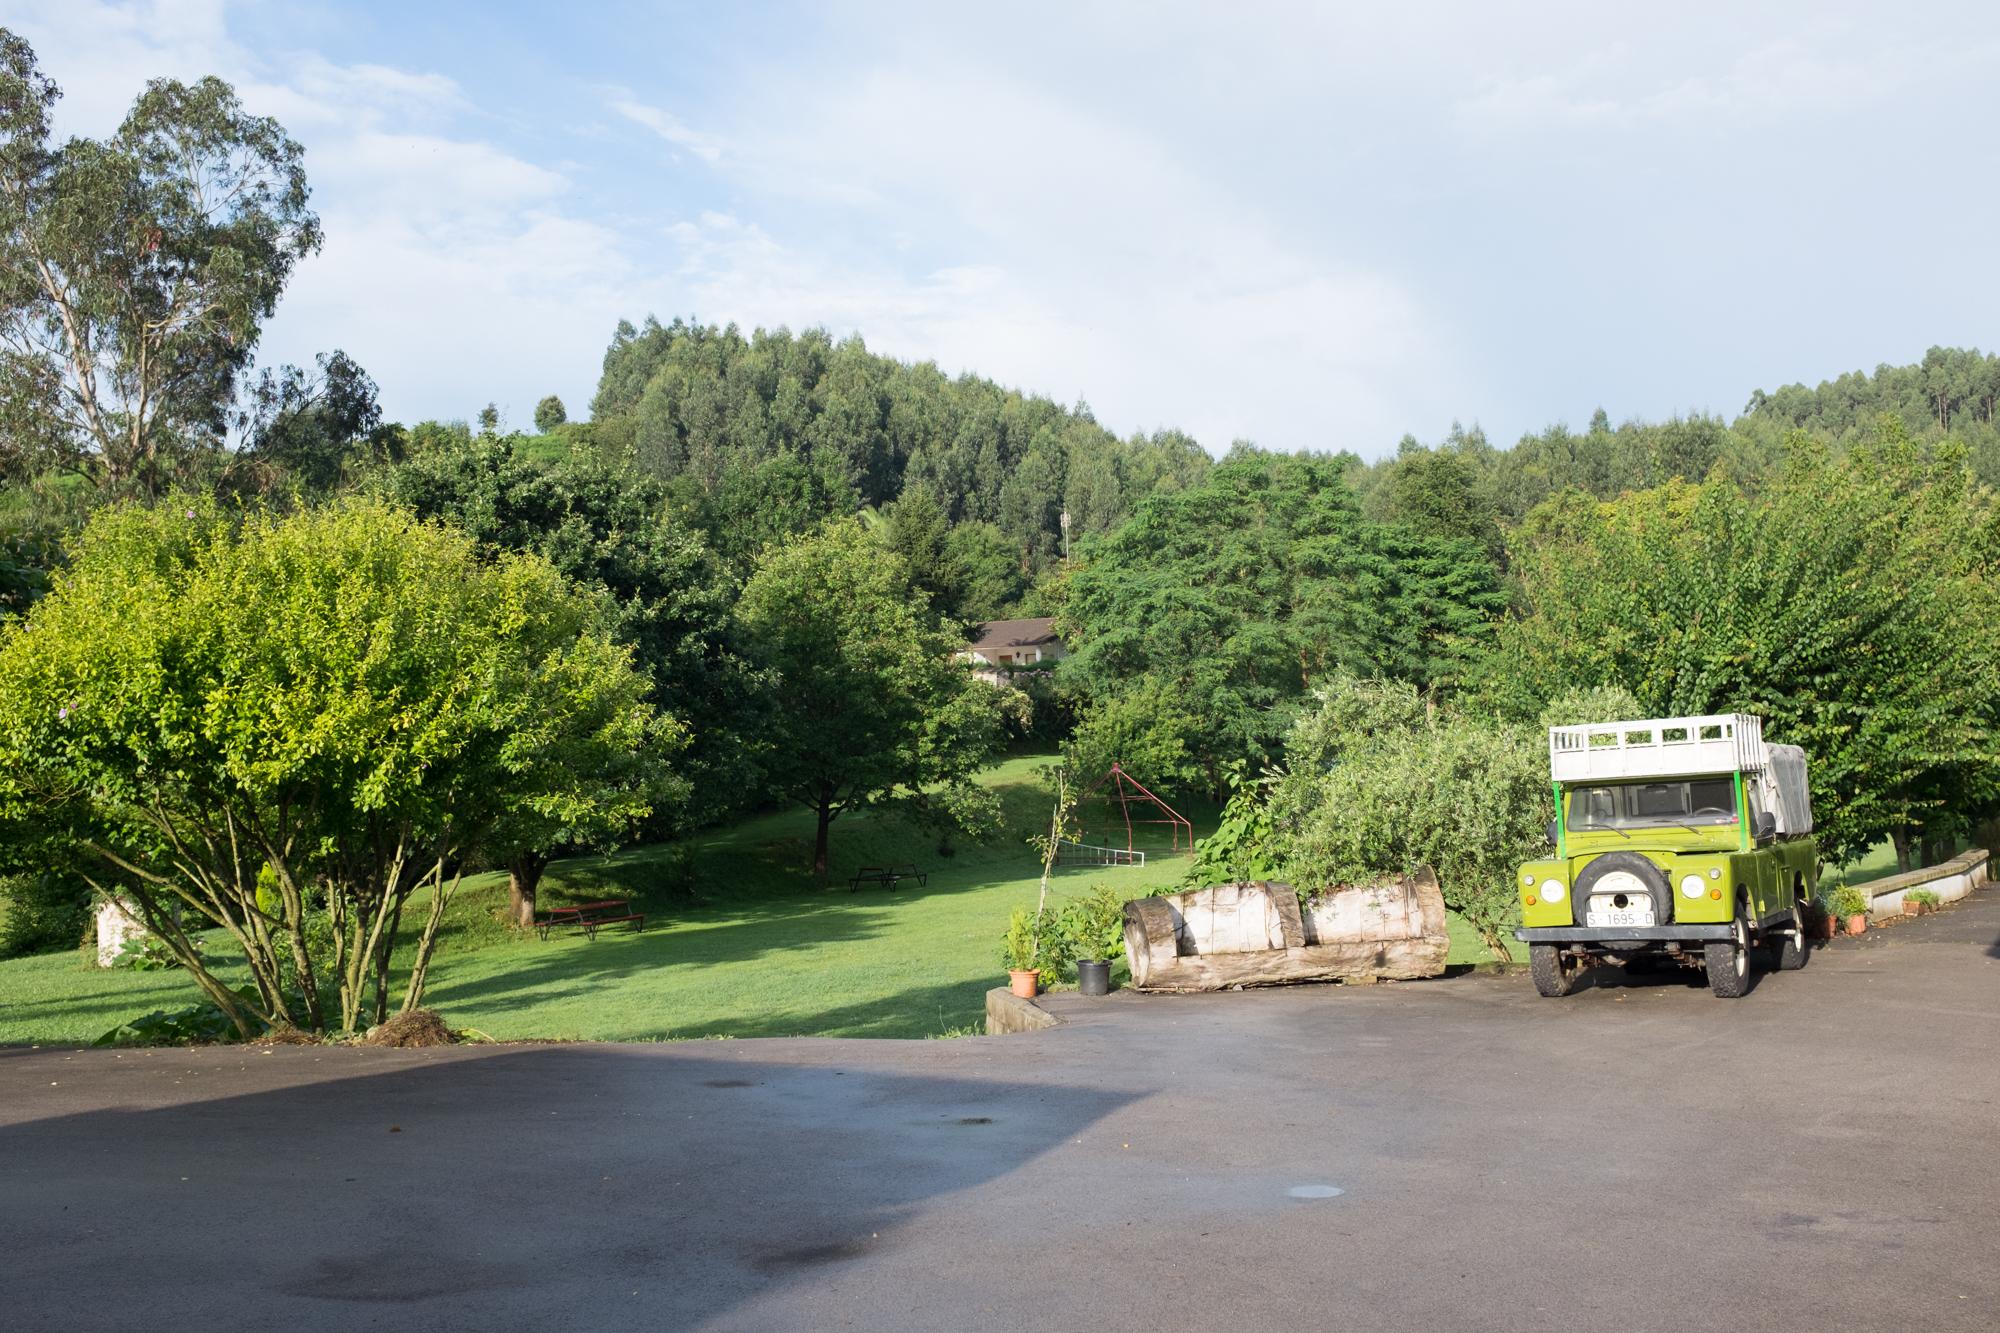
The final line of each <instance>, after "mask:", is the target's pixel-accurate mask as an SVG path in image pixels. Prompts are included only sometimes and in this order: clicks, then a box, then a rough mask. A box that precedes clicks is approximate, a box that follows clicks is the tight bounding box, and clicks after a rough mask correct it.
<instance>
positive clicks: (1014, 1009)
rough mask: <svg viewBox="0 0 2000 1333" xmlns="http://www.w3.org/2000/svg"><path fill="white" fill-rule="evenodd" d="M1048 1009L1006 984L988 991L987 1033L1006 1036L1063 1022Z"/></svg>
mask: <svg viewBox="0 0 2000 1333" xmlns="http://www.w3.org/2000/svg"><path fill="white" fill-rule="evenodd" d="M1061 1022H1062V1020H1061V1019H1060V1018H1057V1017H1056V1016H1055V1015H1054V1014H1052V1013H1050V1012H1049V1011H1048V1010H1046V1009H1044V1008H1042V1006H1040V1005H1039V1004H1036V1003H1035V1002H1034V1001H1033V1000H1024V999H1022V998H1021V997H1020V996H1018V995H1016V994H1014V992H1013V991H1011V990H1008V989H1007V988H1006V987H1005V986H995V987H994V988H993V989H992V990H990V991H987V992H986V1035H987V1036H989V1037H1000V1036H1005V1035H1006V1034H1007V1033H1010V1032H1040V1031H1041V1030H1042V1029H1043V1028H1052V1027H1056V1026H1058V1025H1059V1024H1061Z"/></svg>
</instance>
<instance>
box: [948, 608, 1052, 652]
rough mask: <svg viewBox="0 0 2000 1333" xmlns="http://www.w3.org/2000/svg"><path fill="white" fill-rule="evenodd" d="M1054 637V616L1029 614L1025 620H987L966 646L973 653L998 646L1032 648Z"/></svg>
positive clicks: (1048, 641)
mask: <svg viewBox="0 0 2000 1333" xmlns="http://www.w3.org/2000/svg"><path fill="white" fill-rule="evenodd" d="M1055 638H1056V618H1055V617H1054V616H1029V617H1028V618H1027V619H1025V620H989V621H987V622H986V623H985V624H984V625H981V626H980V627H979V633H978V635H977V636H976V637H975V638H974V639H973V640H972V642H971V644H969V645H968V647H970V648H971V650H972V651H973V652H975V653H979V652H989V651H992V650H994V649H999V648H1033V647H1036V646H1037V645H1040V644H1044V643H1053V642H1055Z"/></svg>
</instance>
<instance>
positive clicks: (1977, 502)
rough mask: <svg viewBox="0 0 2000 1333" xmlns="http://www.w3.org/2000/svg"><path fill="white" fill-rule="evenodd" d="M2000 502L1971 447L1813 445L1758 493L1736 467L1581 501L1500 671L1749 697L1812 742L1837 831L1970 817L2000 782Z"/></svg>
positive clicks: (1516, 623) (1553, 535) (1531, 680)
mask: <svg viewBox="0 0 2000 1333" xmlns="http://www.w3.org/2000/svg"><path fill="white" fill-rule="evenodd" d="M1996 536H2000V529H1996V519H1995V516H1994V514H1993V512H1992V508H1991V505H1990V503H1989V501H1988V499H1987V498H1986V497H1985V496H1984V495H1983V494H1981V493H1979V492H1977V491H1976V490H1974V489H1973V487H1972V483H1971V479H1970V477H1969V476H1968V474H1967V472H1966V470H1965V468H1964V466H1963V464H1962V462H1960V461H1959V460H1957V459H1956V458H1952V457H1945V458H1941V459H1935V460H1933V459H1927V458H1926V457H1925V456H1924V455H1923V453H1922V452H1921V451H1920V450H1918V449H1917V448H1916V447H1915V446H1914V445H1912V444H1910V443H1909V442H1908V441H1907V440H1903V439H1901V438H1900V437H1899V436H1897V435H1894V434H1892V435H1891V436H1890V437H1889V438H1887V439H1885V440H1883V441H1880V442H1877V443H1874V444H1869V445H1862V446H1856V447H1855V448H1854V449H1852V450H1851V451H1849V452H1848V453H1847V454H1846V455H1845V456H1843V457H1841V458H1838V459H1836V458H1833V457H1830V456H1829V455H1828V454H1827V452H1826V450H1825V449H1824V448H1823V447H1821V446H1819V445H1816V444H1812V443H1810V442H1807V441H1803V440H1801V441H1798V442H1796V443H1795V445H1794V447H1793V448H1792V450H1791V452H1790V454H1789V456H1788V458H1787V460H1786V464H1785V466H1784V468H1783V469H1782V470H1781V471H1780V472H1779V473H1778V474H1777V475H1776V476H1774V477H1772V478H1770V479H1768V480H1767V482H1766V484H1765V486H1764V488H1763V489H1762V490H1761V491H1760V492H1759V493H1758V494H1756V495H1750V494H1747V493H1745V492H1744V491H1743V490H1741V489H1740V488H1739V487H1737V486H1736V485H1734V484H1733V483H1731V482H1729V481H1727V480H1724V479H1721V478H1717V479H1714V480H1711V481H1709V482H1707V483H1705V484H1703V485H1700V486H1694V485H1686V484H1676V485H1672V486H1667V487H1663V488H1660V489H1658V490H1654V491H1646V492H1639V493H1635V494H1632V495H1629V496H1626V497H1624V498H1622V499H1620V500H1617V501H1612V502H1597V501H1592V500H1590V499H1588V498H1587V497H1583V496H1571V497H1568V498H1566V499H1562V500H1558V501H1555V502H1552V503H1551V504H1550V505H1549V506H1548V507H1547V508H1546V509H1544V510H1542V511H1538V512H1537V514H1536V515H1535V517H1534V519H1533V521H1532V522H1531V524H1530V525H1529V527H1528V528H1527V530H1526V531H1525V533H1524V537H1525V540H1524V541H1522V542H1521V543H1520V546H1521V551H1522V555H1521V560H1520V566H1519V567H1520V571H1521V575H1522V579H1523V583H1524V587H1525V590H1526V594H1527V598H1528V600H1529V602H1530V604H1531V606H1532V611H1531V612H1530V613H1529V614H1527V615H1524V616H1521V617H1519V618H1517V619H1514V620H1512V621H1510V622H1509V623H1508V624H1507V625H1506V626H1505V627H1504V628H1503V630H1502V638H1501V644H1500V651H1499V652H1498V653H1497V654H1496V655H1495V658H1494V666H1493V672H1492V679H1493V685H1494V688H1495V690H1496V693H1497V695H1498V697H1499V699H1500V700H1501V701H1502V703H1503V704H1504V705H1505V706H1506V707H1508V708H1509V710H1510V711H1512V712H1514V713H1515V714H1517V715H1526V716H1531V715H1532V714H1533V713H1534V712H1535V711H1537V710H1538V708H1539V703H1540V701H1541V700H1544V699H1546V698H1547V697H1548V696H1549V695H1550V693H1552V692H1554V691H1559V690H1562V689H1564V688H1566V687H1569V686H1576V685H1598V684H1612V683H1616V684H1623V685H1625V686H1627V687H1628V688H1630V689H1631V691H1632V692H1633V693H1634V694H1635V695H1636V696H1637V697H1638V702H1639V704H1640V706H1641V708H1642V709H1643V710H1645V712H1646V713H1648V714H1674V715H1678V714H1692V713H1713V712H1731V711H1743V712H1750V713H1756V714H1759V715H1761V716H1762V717H1764V718H1765V719H1766V723H1767V727H1768V730H1769V734H1770V735H1772V736H1773V737H1774V738H1775V739H1781V740H1784V741H1787V742H1790V743H1793V744H1798V745H1802V746H1804V747H1805V749H1806V751H1807V753H1808V754H1809V755H1810V756H1811V758H1812V765H1811V776H1812V785H1813V806H1814V810H1815V812H1816V816H1817V819H1818V823H1819V829H1820V839H1821V842H1822V845H1823V846H1825V847H1826V848H1827V850H1828V851H1830V852H1831V853H1832V854H1833V855H1834V856H1836V857H1838V858H1845V857H1847V856H1851V855H1853V854H1855V853H1858V852H1859V851H1860V850H1861V849H1863V848H1865V847H1866V846H1868V845H1869V844H1870V843H1872V842H1875V841H1877V840H1878V839H1880V838H1882V837H1883V836H1885V835H1887V836H1893V837H1895V838H1897V839H1898V840H1904V841H1907V840H1912V839H1921V838H1929V839H1931V840H1934V841H1935V840H1940V839H1943V838H1948V837H1952V836H1957V835H1959V834H1962V833H1964V832H1965V831H1967V830H1968V829H1969V827H1970V823H1969V821H1971V820H1973V819H1975V818H1976V817H1977V816H1978V814H1979V813H1980V812H1981V811H1983V810H1985V809H1987V808H1990V807H1991V806H1992V804H1993V803H1994V801H1995V800H1996V797H2000V754H1996V750H1995V736H1996V721H2000V656H1996V653H1995V647H1996V643H1995V636H1996V634H2000V603H1997V602H1996V582H1995V577H1996V574H2000V564H1996V559H1997V558H2000V547H1996V544H1995V542H1996Z"/></svg>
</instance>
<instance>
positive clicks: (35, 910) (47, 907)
mask: <svg viewBox="0 0 2000 1333" xmlns="http://www.w3.org/2000/svg"><path fill="white" fill-rule="evenodd" d="M89 934H90V888H89V886H88V885H85V884H83V883H82V882H81V881H78V880H75V879H72V878H70V877H69V876H67V875H59V874H54V873H52V872H46V871H45V872H43V873H40V874H32V875H15V876H11V877H9V878H6V879H0V958H13V957H16V956H18V955H21V954H30V953H51V952H55V951H58V950H62V949H68V948H72V947H74V946H75V945H76V943H77V941H79V940H81V939H84V938H85V937H86V936H88V935H89Z"/></svg>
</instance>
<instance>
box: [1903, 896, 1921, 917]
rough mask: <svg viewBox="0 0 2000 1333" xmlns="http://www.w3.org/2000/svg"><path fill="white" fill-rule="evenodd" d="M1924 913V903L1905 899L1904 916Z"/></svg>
mask: <svg viewBox="0 0 2000 1333" xmlns="http://www.w3.org/2000/svg"><path fill="white" fill-rule="evenodd" d="M1923 914H1924V905H1923V904H1922V903H1917V902H1911V901H1910V900H1909V899H1907V898H1906V899H1904V900H1903V915H1904V916H1922V915H1923Z"/></svg>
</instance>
